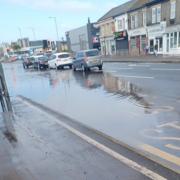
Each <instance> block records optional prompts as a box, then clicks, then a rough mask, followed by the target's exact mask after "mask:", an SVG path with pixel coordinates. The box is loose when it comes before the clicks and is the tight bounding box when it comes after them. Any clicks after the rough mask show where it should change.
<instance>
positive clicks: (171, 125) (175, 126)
mask: <svg viewBox="0 0 180 180" xmlns="http://www.w3.org/2000/svg"><path fill="white" fill-rule="evenodd" d="M176 123H177V121H175V122H170V123H166V124H162V125H158V126H157V127H158V128H163V127H172V128H175V129H179V130H180V126H178V125H177V124H176Z"/></svg>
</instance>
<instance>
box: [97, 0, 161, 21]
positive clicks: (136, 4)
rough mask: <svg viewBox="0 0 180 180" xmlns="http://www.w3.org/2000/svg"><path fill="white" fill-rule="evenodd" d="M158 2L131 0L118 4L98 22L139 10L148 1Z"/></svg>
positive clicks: (149, 0) (148, 0)
mask: <svg viewBox="0 0 180 180" xmlns="http://www.w3.org/2000/svg"><path fill="white" fill-rule="evenodd" d="M154 1H155V2H156V1H157V0H130V1H128V2H126V3H124V4H122V5H120V6H117V7H115V8H112V9H111V10H110V11H108V12H107V13H106V14H105V15H104V16H102V17H101V18H100V19H99V20H98V22H100V21H103V20H106V19H108V18H114V17H116V16H119V15H121V14H124V13H127V12H131V11H134V10H137V9H139V8H141V7H143V6H145V5H146V3H149V2H151V3H152V2H154Z"/></svg>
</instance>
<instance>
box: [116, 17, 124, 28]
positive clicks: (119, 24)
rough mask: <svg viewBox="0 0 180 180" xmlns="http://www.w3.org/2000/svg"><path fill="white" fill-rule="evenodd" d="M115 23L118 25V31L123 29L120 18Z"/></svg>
mask: <svg viewBox="0 0 180 180" xmlns="http://www.w3.org/2000/svg"><path fill="white" fill-rule="evenodd" d="M117 25H118V31H120V30H121V29H123V21H122V19H118V22H117Z"/></svg>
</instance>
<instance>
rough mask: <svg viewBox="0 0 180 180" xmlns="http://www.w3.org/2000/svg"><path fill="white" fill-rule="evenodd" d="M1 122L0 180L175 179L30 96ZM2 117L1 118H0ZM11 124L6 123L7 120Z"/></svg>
mask: <svg viewBox="0 0 180 180" xmlns="http://www.w3.org/2000/svg"><path fill="white" fill-rule="evenodd" d="M12 103H13V108H14V112H15V114H14V115H13V116H12V118H10V119H7V120H5V122H4V123H2V122H1V127H2V126H4V127H3V128H1V130H2V129H8V134H11V133H12V134H13V136H14V135H15V136H16V138H15V139H16V140H15V139H14V138H13V139H12V138H9V137H10V136H9V135H8V136H7V133H2V132H4V131H0V145H1V148H0V162H1V163H0V179H1V180H21V179H22V180H30V179H31V180H42V179H43V180H57V179H61V180H81V179H82V180H86V179H93V180H99V179H103V180H113V179H122V180H124V179H127V180H131V179H132V180H144V179H157V180H165V179H171V180H179V175H178V174H177V173H174V172H172V171H170V170H169V169H167V168H165V167H162V166H160V165H159V164H157V163H155V162H153V161H151V160H149V159H146V158H145V157H143V156H140V155H138V154H137V153H134V152H133V151H131V150H129V149H127V148H125V147H124V146H121V145H120V144H118V143H115V142H113V141H111V140H110V139H108V138H106V137H104V136H102V135H101V134H98V133H97V132H96V131H93V130H92V129H89V128H88V127H85V126H83V125H82V124H79V123H77V122H76V121H74V120H72V119H70V118H68V117H66V116H64V115H63V114H61V113H55V112H53V111H52V110H51V109H49V108H46V107H45V106H43V105H40V104H38V103H36V102H34V101H32V100H30V99H27V98H25V97H22V96H19V97H17V98H16V99H13V100H12ZM1 120H2V118H1ZM9 125H10V126H11V128H7V126H9Z"/></svg>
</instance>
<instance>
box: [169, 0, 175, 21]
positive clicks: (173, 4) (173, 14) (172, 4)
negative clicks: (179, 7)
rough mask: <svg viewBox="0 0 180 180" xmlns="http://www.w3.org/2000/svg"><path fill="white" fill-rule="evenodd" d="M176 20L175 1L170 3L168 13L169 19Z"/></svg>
mask: <svg viewBox="0 0 180 180" xmlns="http://www.w3.org/2000/svg"><path fill="white" fill-rule="evenodd" d="M175 18H176V1H175V0H173V1H171V12H170V19H175Z"/></svg>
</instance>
